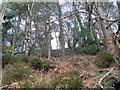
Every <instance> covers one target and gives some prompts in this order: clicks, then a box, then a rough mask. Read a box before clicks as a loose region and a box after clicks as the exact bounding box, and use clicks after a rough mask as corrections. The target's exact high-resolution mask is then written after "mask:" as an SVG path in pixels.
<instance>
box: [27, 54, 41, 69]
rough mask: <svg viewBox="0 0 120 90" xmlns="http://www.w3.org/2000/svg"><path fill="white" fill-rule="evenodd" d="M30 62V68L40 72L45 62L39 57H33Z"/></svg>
mask: <svg viewBox="0 0 120 90" xmlns="http://www.w3.org/2000/svg"><path fill="white" fill-rule="evenodd" d="M29 62H30V66H32V67H33V68H34V69H39V70H40V69H42V67H43V62H42V60H41V59H39V58H38V57H33V56H31V57H30V58H29Z"/></svg>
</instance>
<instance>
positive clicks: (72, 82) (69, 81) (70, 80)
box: [51, 71, 82, 88]
mask: <svg viewBox="0 0 120 90" xmlns="http://www.w3.org/2000/svg"><path fill="white" fill-rule="evenodd" d="M51 83H52V86H53V87H54V88H80V87H81V86H82V78H80V77H79V74H78V73H77V72H76V71H70V72H67V73H64V74H60V75H59V76H57V77H56V78H54V80H53V81H52V82H51Z"/></svg>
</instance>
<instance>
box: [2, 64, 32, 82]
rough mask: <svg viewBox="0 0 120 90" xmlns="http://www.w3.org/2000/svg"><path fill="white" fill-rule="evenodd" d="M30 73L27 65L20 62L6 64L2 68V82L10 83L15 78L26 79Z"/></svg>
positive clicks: (15, 79)
mask: <svg viewBox="0 0 120 90" xmlns="http://www.w3.org/2000/svg"><path fill="white" fill-rule="evenodd" d="M29 74H30V72H29V70H28V67H27V66H24V65H22V64H20V63H15V64H8V65H7V66H6V67H5V68H4V70H3V80H2V82H3V84H10V83H12V82H15V81H17V80H21V79H26V78H27V77H28V75H29Z"/></svg>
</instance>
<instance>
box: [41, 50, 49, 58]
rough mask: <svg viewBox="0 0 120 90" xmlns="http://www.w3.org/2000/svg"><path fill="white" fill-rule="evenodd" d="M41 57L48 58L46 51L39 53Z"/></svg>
mask: <svg viewBox="0 0 120 90" xmlns="http://www.w3.org/2000/svg"><path fill="white" fill-rule="evenodd" d="M41 56H42V57H48V50H47V49H44V50H42V51H41Z"/></svg>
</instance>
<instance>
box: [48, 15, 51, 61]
mask: <svg viewBox="0 0 120 90" xmlns="http://www.w3.org/2000/svg"><path fill="white" fill-rule="evenodd" d="M50 59H51V31H50V13H49V16H48V60H50Z"/></svg>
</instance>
